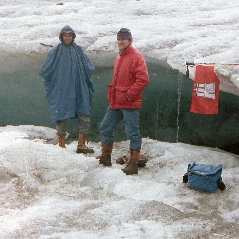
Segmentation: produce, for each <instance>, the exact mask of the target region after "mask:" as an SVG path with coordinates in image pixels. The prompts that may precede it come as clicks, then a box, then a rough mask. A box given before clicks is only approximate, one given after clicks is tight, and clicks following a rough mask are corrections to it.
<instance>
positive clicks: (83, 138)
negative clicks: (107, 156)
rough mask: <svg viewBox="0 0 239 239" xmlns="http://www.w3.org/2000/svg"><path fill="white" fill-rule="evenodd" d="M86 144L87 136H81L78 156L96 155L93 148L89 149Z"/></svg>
mask: <svg viewBox="0 0 239 239" xmlns="http://www.w3.org/2000/svg"><path fill="white" fill-rule="evenodd" d="M85 143H86V134H79V137H78V145H77V150H76V153H78V154H80V153H82V154H88V153H94V150H93V149H91V148H88V147H87V146H86V145H85Z"/></svg>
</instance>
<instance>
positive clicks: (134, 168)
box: [122, 149, 140, 175]
mask: <svg viewBox="0 0 239 239" xmlns="http://www.w3.org/2000/svg"><path fill="white" fill-rule="evenodd" d="M139 154H140V151H139V150H134V149H132V152H131V158H130V161H129V163H128V165H127V166H126V167H125V168H124V169H122V171H123V172H124V173H125V174H126V175H132V174H138V161H139Z"/></svg>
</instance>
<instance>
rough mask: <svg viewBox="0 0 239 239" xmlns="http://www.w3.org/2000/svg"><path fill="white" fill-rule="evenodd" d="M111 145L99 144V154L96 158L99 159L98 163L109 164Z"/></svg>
mask: <svg viewBox="0 0 239 239" xmlns="http://www.w3.org/2000/svg"><path fill="white" fill-rule="evenodd" d="M112 149H113V146H112V145H106V144H102V145H101V155H100V156H98V157H97V158H98V159H99V163H100V164H103V165H104V166H111V165H112V163H111V153H112Z"/></svg>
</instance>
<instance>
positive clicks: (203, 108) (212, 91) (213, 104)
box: [190, 65, 220, 114]
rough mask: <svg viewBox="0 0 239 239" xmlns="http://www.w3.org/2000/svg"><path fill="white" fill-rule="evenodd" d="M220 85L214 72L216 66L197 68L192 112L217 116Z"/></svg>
mask: <svg viewBox="0 0 239 239" xmlns="http://www.w3.org/2000/svg"><path fill="white" fill-rule="evenodd" d="M219 85H220V80H219V79H218V77H217V75H216V73H215V71H214V66H203V65H198V66H196V73H195V79H194V84H193V90H192V104H191V109H190V112H192V113H198V114H217V113H218V98H219Z"/></svg>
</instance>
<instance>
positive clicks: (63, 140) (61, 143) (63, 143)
mask: <svg viewBox="0 0 239 239" xmlns="http://www.w3.org/2000/svg"><path fill="white" fill-rule="evenodd" d="M57 137H58V143H59V146H60V147H61V148H65V147H66V136H65V135H61V136H57Z"/></svg>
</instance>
